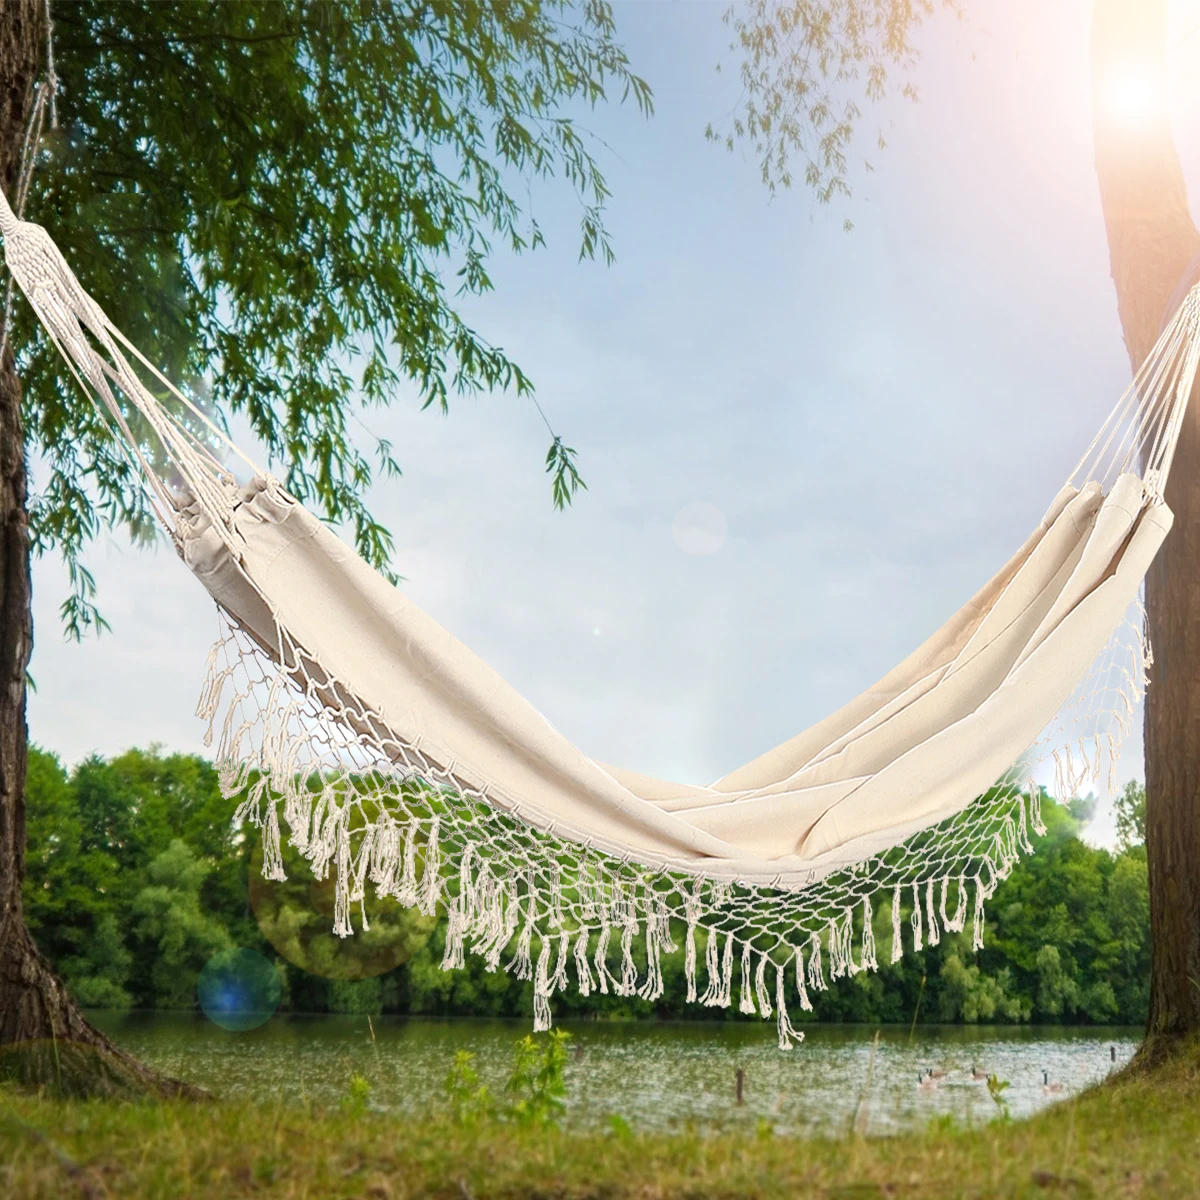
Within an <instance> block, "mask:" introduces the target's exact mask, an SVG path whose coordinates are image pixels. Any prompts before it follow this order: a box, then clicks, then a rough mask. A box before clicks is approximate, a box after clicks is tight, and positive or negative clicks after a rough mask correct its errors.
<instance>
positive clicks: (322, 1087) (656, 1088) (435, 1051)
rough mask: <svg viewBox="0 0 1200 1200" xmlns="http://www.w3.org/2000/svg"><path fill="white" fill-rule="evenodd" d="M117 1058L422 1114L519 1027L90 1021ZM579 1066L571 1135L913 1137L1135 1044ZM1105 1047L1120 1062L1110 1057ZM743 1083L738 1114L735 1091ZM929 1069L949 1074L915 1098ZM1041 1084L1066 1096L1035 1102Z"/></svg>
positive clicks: (296, 1098)
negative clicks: (999, 1094) (995, 1088)
mask: <svg viewBox="0 0 1200 1200" xmlns="http://www.w3.org/2000/svg"><path fill="white" fill-rule="evenodd" d="M95 1017H96V1018H97V1023H98V1024H100V1025H101V1026H102V1027H103V1028H104V1029H105V1030H106V1031H107V1032H109V1033H110V1034H112V1035H113V1036H114V1037H115V1038H116V1039H117V1040H118V1041H119V1042H120V1043H122V1044H123V1045H125V1046H127V1047H129V1048H130V1049H131V1050H133V1051H134V1052H135V1053H136V1054H138V1055H140V1056H142V1057H144V1058H145V1059H147V1060H148V1061H150V1062H151V1063H152V1064H154V1065H155V1066H157V1067H159V1068H161V1069H164V1070H166V1071H168V1072H170V1073H173V1074H179V1075H182V1076H183V1077H184V1078H187V1079H191V1080H193V1081H195V1082H197V1083H201V1084H203V1085H205V1086H206V1087H209V1088H212V1089H213V1090H214V1091H216V1092H217V1093H218V1094H220V1095H223V1096H227V1097H238V1096H241V1097H247V1096H248V1097H254V1098H264V1099H265V1098H270V1099H281V1100H285V1101H288V1102H308V1101H311V1102H314V1103H317V1104H335V1103H336V1102H337V1100H338V1098H339V1097H340V1096H341V1095H342V1094H343V1093H344V1092H345V1089H346V1086H347V1083H348V1081H349V1078H350V1076H351V1075H352V1074H356V1073H358V1074H362V1075H365V1076H366V1077H367V1078H368V1079H369V1080H370V1081H371V1084H372V1096H371V1098H372V1102H373V1103H375V1104H378V1105H380V1106H381V1107H383V1108H386V1109H391V1110H393V1111H395V1112H397V1113H400V1114H412V1115H421V1114H423V1113H427V1112H428V1111H429V1109H430V1108H431V1107H438V1106H440V1105H441V1104H442V1102H443V1097H442V1090H441V1081H442V1080H443V1079H444V1078H445V1075H446V1072H447V1070H448V1069H449V1066H450V1061H451V1059H452V1057H453V1055H454V1053H455V1051H457V1050H469V1051H471V1052H473V1053H474V1054H475V1055H476V1056H477V1066H478V1069H479V1072H480V1075H481V1076H482V1078H483V1080H484V1082H486V1083H488V1084H489V1085H491V1086H492V1087H493V1088H498V1087H499V1086H500V1084H501V1083H502V1082H503V1079H504V1077H505V1074H506V1071H507V1068H508V1065H509V1062H510V1060H511V1056H512V1047H513V1045H514V1043H515V1041H516V1040H517V1038H519V1037H522V1036H523V1035H524V1034H525V1033H527V1032H528V1029H529V1027H528V1024H527V1023H526V1022H524V1021H484V1020H462V1021H438V1020H423V1019H401V1018H390V1017H375V1018H373V1026H374V1040H372V1031H371V1029H370V1028H368V1024H367V1019H366V1018H365V1017H337V1016H316V1017H303V1016H288V1017H280V1016H277V1017H276V1018H274V1019H273V1020H272V1021H271V1022H269V1023H268V1024H267V1025H264V1026H263V1027H262V1028H261V1029H258V1030H255V1031H253V1032H250V1033H244V1034H241V1035H239V1036H238V1037H232V1036H230V1035H228V1034H224V1033H222V1031H221V1030H219V1029H216V1028H215V1027H213V1026H212V1025H209V1024H208V1023H207V1022H205V1021H203V1019H202V1018H199V1019H196V1018H192V1017H189V1016H187V1015H183V1014H161V1013H155V1014H125V1015H120V1014H95ZM565 1028H567V1029H569V1030H570V1031H571V1033H572V1036H573V1040H574V1045H575V1047H576V1048H577V1053H575V1054H572V1056H571V1061H570V1064H569V1066H568V1068H567V1084H568V1100H569V1106H570V1107H569V1117H568V1120H569V1122H570V1123H571V1124H574V1125H580V1126H586V1125H599V1124H603V1123H604V1122H606V1121H607V1119H608V1117H609V1116H610V1115H612V1114H614V1113H618V1114H620V1115H621V1116H623V1117H624V1118H625V1119H626V1120H627V1121H629V1122H630V1124H631V1125H633V1126H634V1128H646V1129H672V1128H674V1129H682V1128H684V1127H687V1126H694V1127H695V1128H697V1129H700V1130H705V1129H728V1128H753V1127H754V1126H756V1125H757V1123H758V1121H759V1120H760V1118H766V1119H767V1120H768V1121H770V1122H771V1124H772V1125H773V1126H774V1127H775V1128H776V1130H777V1131H778V1132H779V1133H784V1134H788V1133H790V1134H795V1133H809V1134H811V1133H832V1134H836V1133H844V1132H846V1131H848V1130H849V1129H850V1128H851V1127H852V1126H853V1125H855V1124H856V1123H857V1127H858V1128H859V1129H861V1130H863V1131H865V1132H868V1133H874V1134H886V1133H897V1132H902V1131H904V1130H908V1129H913V1128H920V1127H922V1126H924V1125H926V1124H927V1123H928V1122H929V1121H930V1120H931V1119H933V1118H936V1117H939V1116H946V1115H949V1116H953V1117H954V1118H955V1119H956V1120H958V1121H960V1122H962V1123H965V1124H979V1123H982V1122H985V1121H989V1120H991V1119H993V1118H994V1117H995V1115H996V1112H997V1109H996V1105H995V1103H994V1102H993V1100H992V1099H991V1097H990V1096H989V1094H988V1089H987V1086H986V1084H985V1083H984V1082H983V1081H982V1080H976V1079H974V1078H973V1074H974V1072H976V1071H978V1072H980V1073H990V1074H994V1075H995V1076H997V1077H998V1078H999V1079H1006V1080H1008V1081H1009V1084H1010V1086H1009V1087H1008V1089H1007V1090H1006V1091H1005V1093H1004V1098H1005V1100H1006V1101H1007V1102H1008V1104H1009V1107H1010V1109H1011V1112H1012V1115H1013V1116H1025V1115H1028V1114H1030V1113H1032V1112H1035V1111H1037V1110H1038V1109H1040V1108H1043V1107H1045V1106H1046V1105H1048V1104H1052V1103H1054V1102H1055V1101H1057V1100H1060V1099H1062V1098H1063V1097H1064V1096H1070V1095H1072V1094H1074V1093H1076V1092H1078V1091H1080V1090H1081V1089H1082V1088H1084V1087H1087V1086H1088V1085H1090V1084H1092V1083H1096V1082H1098V1081H1099V1080H1101V1079H1103V1078H1104V1076H1105V1075H1107V1074H1108V1073H1109V1072H1110V1071H1111V1070H1114V1069H1116V1068H1118V1067H1120V1066H1123V1065H1124V1064H1125V1063H1126V1062H1128V1060H1129V1058H1130V1057H1131V1056H1132V1054H1133V1052H1134V1050H1135V1049H1136V1047H1137V1041H1138V1037H1139V1031H1137V1030H1134V1029H1061V1028H1053V1027H1050V1028H1011V1027H1000V1028H978V1027H976V1028H963V1027H926V1028H919V1029H917V1030H916V1032H915V1034H914V1035H913V1036H912V1037H911V1039H910V1037H909V1031H908V1029H907V1028H900V1027H888V1028H884V1029H883V1030H882V1031H880V1037H879V1040H878V1045H877V1047H876V1046H875V1045H874V1042H873V1038H874V1032H875V1031H874V1030H873V1029H871V1028H868V1027H863V1026H842V1027H831V1026H824V1027H823V1026H808V1027H807V1029H806V1034H807V1040H806V1041H805V1042H804V1043H803V1045H802V1046H799V1047H797V1048H796V1049H794V1050H792V1051H791V1052H790V1053H781V1052H780V1051H779V1050H778V1049H777V1048H776V1042H775V1030H774V1026H773V1025H770V1026H769V1027H768V1026H767V1025H762V1026H759V1025H750V1024H742V1023H736V1024H735V1023H729V1024H704V1023H699V1022H697V1023H682V1022H681V1023H677V1024H675V1023H667V1022H663V1023H653V1024H650V1023H646V1024H641V1023H638V1024H634V1023H629V1024H617V1023H613V1024H604V1023H597V1022H583V1023H570V1022H568V1023H565ZM1114 1047H1115V1060H1114V1058H1113V1055H1112V1048H1114ZM739 1067H741V1068H742V1069H743V1070H744V1071H745V1073H746V1088H745V1104H744V1105H743V1106H742V1107H740V1108H739V1107H737V1105H736V1103H735V1098H734V1088H735V1076H736V1072H737V1069H738V1068H739ZM927 1070H933V1071H934V1072H935V1073H938V1072H944V1074H941V1075H940V1076H939V1077H938V1078H937V1079H936V1085H937V1086H936V1087H932V1088H919V1087H918V1086H917V1079H918V1076H919V1075H920V1074H921V1073H922V1072H923V1071H927ZM1043 1072H1048V1074H1049V1078H1050V1080H1051V1081H1057V1082H1061V1083H1062V1084H1063V1085H1064V1088H1063V1091H1062V1092H1053V1093H1052V1092H1046V1091H1044V1090H1043Z"/></svg>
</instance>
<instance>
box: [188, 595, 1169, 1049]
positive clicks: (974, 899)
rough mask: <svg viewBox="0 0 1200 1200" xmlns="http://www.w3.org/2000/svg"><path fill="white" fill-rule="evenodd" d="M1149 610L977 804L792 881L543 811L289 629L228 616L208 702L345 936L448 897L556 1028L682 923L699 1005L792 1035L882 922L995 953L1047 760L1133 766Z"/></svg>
mask: <svg viewBox="0 0 1200 1200" xmlns="http://www.w3.org/2000/svg"><path fill="white" fill-rule="evenodd" d="M1143 622H1144V613H1143V612H1142V609H1141V606H1140V604H1135V605H1134V606H1132V607H1131V609H1130V611H1129V613H1128V616H1127V619H1126V621H1125V622H1124V623H1123V624H1122V626H1121V627H1120V628H1119V629H1118V630H1116V631H1115V632H1114V634H1113V635H1112V637H1111V639H1110V641H1109V643H1108V644H1107V645H1106V647H1105V650H1104V652H1103V653H1102V654H1101V655H1099V656H1098V658H1097V660H1096V662H1095V664H1094V666H1093V668H1092V669H1091V671H1090V672H1089V673H1088V675H1087V676H1086V677H1085V678H1084V679H1083V680H1082V681H1081V683H1080V684H1079V686H1078V687H1077V688H1076V691H1075V693H1074V694H1073V695H1072V697H1071V699H1070V700H1069V701H1068V702H1067V704H1066V705H1064V707H1063V708H1062V710H1060V712H1059V714H1058V715H1057V716H1056V718H1055V721H1054V722H1053V723H1052V724H1051V726H1049V727H1047V729H1046V731H1045V732H1044V733H1043V735H1042V736H1041V737H1040V738H1039V739H1038V741H1037V743H1035V745H1034V747H1033V748H1031V752H1030V754H1029V755H1027V756H1026V757H1025V758H1024V759H1022V760H1021V762H1019V763H1018V764H1016V765H1015V766H1014V768H1013V769H1012V770H1011V771H1010V772H1009V773H1008V774H1007V775H1006V776H1005V778H1004V779H1002V780H1001V781H999V782H998V783H997V784H996V786H995V787H993V788H991V789H989V791H988V792H986V793H985V794H984V795H982V796H980V797H978V798H977V799H976V800H975V801H974V802H973V803H971V804H970V805H969V806H968V807H967V808H965V809H964V810H963V811H962V812H960V813H959V814H957V815H956V816H955V817H953V818H951V819H949V820H947V821H944V822H942V823H941V824H939V825H936V826H934V827H932V828H930V829H926V830H923V831H922V832H920V833H918V834H916V835H914V836H913V837H911V838H909V839H908V840H907V841H905V842H903V843H902V844H901V845H899V846H896V847H894V848H893V849H891V850H889V851H887V852H886V853H883V854H879V855H876V856H872V857H871V858H868V859H866V860H864V861H862V862H860V863H857V864H855V865H854V866H853V867H850V868H847V869H845V870H842V871H840V872H838V873H836V874H833V875H826V876H824V877H823V878H820V879H817V880H815V881H814V882H813V883H812V884H811V885H809V886H801V887H799V888H795V889H788V890H783V889H772V888H764V887H761V886H757V885H752V884H748V883H742V882H736V881H735V882H729V881H728V880H719V879H706V878H704V877H703V876H702V875H693V874H686V875H685V874H683V873H676V872H671V871H666V870H663V869H661V868H656V867H646V866H644V865H641V864H639V863H638V862H637V861H636V860H635V859H633V858H632V857H625V858H618V857H616V856H613V855H610V854H605V853H601V852H599V851H597V850H595V849H593V848H589V847H586V846H583V845H581V844H579V843H577V842H574V841H571V840H567V839H564V838H559V837H555V836H554V835H553V834H552V833H547V832H544V831H542V830H539V829H535V828H533V827H532V826H530V825H528V824H526V823H525V822H524V821H522V819H521V817H520V815H519V814H518V813H514V812H507V811H505V810H502V809H500V808H498V807H496V806H495V805H494V804H493V803H491V802H490V801H489V798H488V796H487V795H486V792H485V791H481V790H477V789H473V788H471V787H469V786H467V785H466V784H465V783H464V782H463V781H462V780H461V779H458V778H456V777H455V775H454V773H453V771H452V770H448V769H445V768H443V767H440V766H438V765H436V764H434V763H433V762H431V761H429V760H427V759H425V758H424V757H423V756H422V754H421V752H420V748H419V747H418V746H413V745H408V744H404V743H399V742H397V741H395V740H392V739H390V738H382V739H381V738H377V737H374V736H372V735H370V734H365V733H364V732H363V730H371V729H379V728H381V727H382V724H381V722H380V721H379V720H378V719H377V718H376V716H375V714H372V713H370V712H369V711H366V710H364V709H362V708H361V707H358V706H357V705H356V703H355V702H354V700H353V699H352V698H350V697H349V693H348V692H345V691H343V690H341V689H338V688H336V687H335V688H331V687H330V680H329V677H328V675H327V674H326V672H325V670H324V668H322V667H321V666H320V664H319V663H316V662H314V661H313V660H312V659H311V657H308V656H307V652H305V654H301V653H300V652H299V648H298V647H296V646H295V645H293V644H291V643H290V641H289V639H288V635H287V633H286V632H285V631H284V630H282V629H280V630H278V636H279V639H280V644H279V647H278V648H277V650H276V651H275V652H274V653H273V654H267V653H266V652H264V650H263V649H262V648H261V647H260V646H259V645H258V644H257V643H256V642H254V641H253V640H252V639H250V638H249V637H248V636H247V635H246V634H245V633H243V632H242V631H240V630H239V629H237V628H235V627H233V626H232V625H230V624H229V623H226V624H225V627H224V632H223V636H222V638H221V640H220V641H219V642H218V643H217V645H216V646H215V647H214V649H213V652H212V654H211V656H210V660H209V670H208V674H207V678H206V680H205V684H204V688H203V691H202V703H201V705H200V707H199V709H198V712H199V714H200V715H201V716H202V717H203V718H204V719H205V720H206V721H207V722H208V728H209V733H208V743H209V744H212V743H213V742H214V741H215V743H216V754H215V757H216V761H217V763H218V770H219V774H220V781H221V788H222V791H223V792H224V793H225V794H226V795H229V796H235V795H238V796H243V797H244V798H243V801H242V804H241V805H240V807H239V809H238V812H237V814H236V819H237V820H239V821H248V822H250V823H251V824H252V825H254V826H256V827H258V829H259V830H260V833H261V837H262V840H263V846H264V874H265V875H267V876H268V877H269V878H276V879H278V878H282V877H283V858H282V843H283V839H284V838H285V837H286V838H287V840H288V842H289V843H290V844H291V845H292V846H293V847H294V848H295V849H296V850H297V851H298V852H299V853H300V854H301V855H303V857H304V858H305V859H306V860H307V862H308V863H309V865H310V866H311V868H312V870H313V873H314V876H315V877H316V878H318V879H326V878H329V877H331V876H332V878H333V879H334V880H335V885H336V886H335V894H336V903H335V909H334V912H335V926H334V931H335V932H336V933H337V934H339V935H340V936H343V937H345V936H349V935H350V934H351V933H352V932H353V929H354V926H355V924H356V922H357V921H362V922H364V923H365V912H364V911H363V901H364V898H365V895H366V889H367V888H368V887H371V888H372V889H373V890H374V893H375V895H376V896H378V897H391V898H393V899H395V900H396V901H397V902H399V903H401V904H405V905H408V906H412V907H418V908H420V910H421V911H422V912H425V913H434V912H444V913H445V914H446V919H447V937H446V950H445V954H444V956H443V959H442V964H441V965H442V967H443V969H445V970H454V969H457V968H460V967H462V966H463V965H464V963H465V955H466V954H468V953H470V954H476V955H479V956H481V957H482V959H483V961H484V965H485V968H486V969H487V970H488V971H496V970H507V971H509V972H510V973H512V974H513V975H514V976H516V977H517V978H519V979H522V980H532V982H533V999H534V1025H535V1028H537V1029H545V1028H549V1025H550V1022H551V1019H552V1016H551V1014H552V1000H553V997H554V996H555V995H556V994H558V993H560V992H562V991H565V990H566V989H567V988H568V987H570V986H572V984H573V985H574V986H575V987H576V989H577V990H578V992H579V993H580V995H582V996H585V997H586V996H589V995H591V994H592V993H594V992H597V991H598V992H600V993H601V994H606V995H607V994H610V993H611V994H614V995H617V996H622V997H628V998H631V997H635V996H636V997H639V998H641V999H644V1000H647V1001H650V1002H653V1001H654V1000H656V999H657V998H658V997H659V996H661V994H662V991H663V979H662V965H661V955H662V954H663V953H664V952H668V953H669V952H670V951H671V950H673V949H674V948H675V939H676V938H679V939H680V940H681V941H682V945H683V949H684V971H685V976H686V985H687V999H688V1001H689V1002H695V1003H700V1004H703V1005H707V1006H711V1007H722V1008H728V1007H729V1006H730V1005H731V1004H733V1003H734V1002H735V1000H736V1003H737V1005H738V1008H739V1011H741V1012H744V1013H748V1014H749V1013H757V1014H758V1015H759V1016H760V1017H762V1018H763V1019H764V1020H769V1019H772V1018H774V1020H775V1021H776V1023H777V1027H778V1038H779V1045H780V1047H781V1048H788V1047H790V1046H791V1045H792V1044H793V1043H794V1042H796V1041H798V1040H802V1038H803V1034H802V1033H801V1032H799V1031H798V1030H797V1029H796V1028H795V1026H794V1025H793V1024H792V1020H791V1017H790V1014H789V1006H790V1005H791V1004H793V1003H798V1004H799V1006H800V1009H801V1010H802V1011H806V1012H807V1011H811V1010H812V1002H811V998H810V994H811V992H812V991H813V990H816V991H821V990H824V989H826V988H827V987H828V986H829V984H830V982H831V981H833V980H839V979H843V978H847V977H852V976H854V975H856V974H857V973H858V972H860V971H863V970H872V971H873V970H876V969H877V967H878V959H877V954H876V944H877V927H878V926H877V922H878V921H879V920H880V919H881V918H882V919H883V921H884V922H885V925H884V927H885V928H886V927H887V925H888V924H890V926H891V933H892V938H891V950H892V952H891V961H893V962H894V961H896V960H897V959H898V958H899V957H900V956H901V954H902V953H903V950H904V948H905V943H906V942H907V944H908V946H909V947H911V948H912V949H914V950H918V951H919V950H921V949H922V948H923V947H924V946H926V945H936V944H937V943H938V941H939V940H940V938H941V937H942V936H943V935H944V934H951V933H961V932H964V931H965V930H966V928H967V923H968V914H969V915H970V919H971V939H972V946H973V948H974V949H981V948H982V946H983V934H984V912H985V902H986V901H987V900H988V898H990V896H991V895H992V894H993V893H994V892H995V890H996V888H997V887H998V886H999V884H1000V882H1001V881H1002V880H1003V879H1005V878H1006V877H1007V876H1008V875H1009V873H1010V872H1011V871H1012V869H1013V867H1014V866H1015V864H1016V863H1017V861H1018V860H1019V858H1020V857H1021V856H1022V855H1023V854H1027V853H1030V852H1031V851H1032V849H1033V846H1032V842H1031V841H1030V834H1031V832H1037V833H1044V832H1045V826H1044V825H1043V824H1042V821H1041V803H1042V796H1043V791H1042V788H1041V787H1040V786H1039V785H1037V784H1036V783H1034V782H1033V773H1034V771H1035V770H1036V768H1037V767H1038V765H1039V764H1040V763H1042V762H1044V761H1051V762H1054V763H1055V764H1056V765H1057V770H1058V778H1059V784H1058V789H1057V790H1058V794H1059V795H1075V794H1078V792H1079V789H1080V788H1081V787H1083V786H1085V785H1088V784H1096V783H1098V782H1099V781H1100V780H1101V778H1102V777H1103V776H1104V775H1106V774H1107V773H1109V772H1111V770H1112V769H1113V768H1114V767H1115V763H1116V760H1117V757H1118V756H1119V754H1120V746H1121V740H1122V738H1123V736H1124V734H1125V733H1126V732H1127V730H1128V728H1129V720H1130V714H1131V713H1132V712H1133V710H1134V708H1135V707H1136V705H1137V704H1138V702H1139V701H1140V698H1141V694H1142V689H1143V687H1144V684H1145V672H1146V668H1147V666H1148V664H1149V662H1150V661H1151V659H1150V651H1149V647H1148V645H1147V643H1146V639H1145V634H1144V624H1143ZM306 662H307V663H308V664H310V665H309V666H308V667H307V668H306V667H305V666H303V665H301V664H304V663H306ZM280 663H285V664H287V663H290V664H292V665H291V667H290V668H287V667H282V666H280V665H278V664H280ZM331 693H336V694H337V695H338V696H339V697H340V698H341V699H340V708H339V707H337V706H332V707H331V704H330V699H329V698H330V695H331ZM1064 782H1065V783H1066V784H1069V788H1068V790H1065V791H1064V790H1061V789H1062V788H1063V787H1064ZM360 914H361V915H360ZM906 918H907V923H908V924H909V927H910V928H909V933H908V934H907V935H906V934H905V933H904V929H903V925H904V923H905V919H906ZM701 959H703V961H701ZM735 964H736V965H737V972H736V974H737V981H738V986H737V988H736V996H735V988H734V982H735Z"/></svg>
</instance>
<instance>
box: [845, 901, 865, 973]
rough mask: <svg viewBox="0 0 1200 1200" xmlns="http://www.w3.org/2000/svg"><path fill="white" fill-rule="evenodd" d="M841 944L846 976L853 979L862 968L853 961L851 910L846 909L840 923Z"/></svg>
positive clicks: (852, 915) (852, 921) (852, 918)
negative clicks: (843, 918)
mask: <svg viewBox="0 0 1200 1200" xmlns="http://www.w3.org/2000/svg"><path fill="white" fill-rule="evenodd" d="M841 942H842V957H843V958H844V960H845V963H846V974H847V975H849V976H850V978H851V979H853V978H854V976H855V975H857V974H858V973H859V971H861V970H862V967H861V966H860V965H859V964H858V963H856V962H855V961H854V910H853V909H852V908H847V909H846V917H845V920H843V921H842V935H841Z"/></svg>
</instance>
